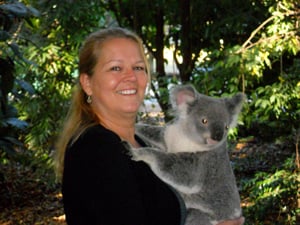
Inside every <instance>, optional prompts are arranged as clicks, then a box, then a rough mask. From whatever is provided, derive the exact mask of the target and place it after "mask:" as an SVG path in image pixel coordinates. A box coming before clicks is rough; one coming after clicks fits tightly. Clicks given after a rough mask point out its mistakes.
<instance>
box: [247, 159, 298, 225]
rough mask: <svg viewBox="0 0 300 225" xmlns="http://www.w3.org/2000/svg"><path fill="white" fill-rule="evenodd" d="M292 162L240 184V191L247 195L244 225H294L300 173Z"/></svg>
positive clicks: (258, 174) (257, 174)
mask: <svg viewBox="0 0 300 225" xmlns="http://www.w3.org/2000/svg"><path fill="white" fill-rule="evenodd" d="M294 162H295V158H294V157H292V158H289V159H287V160H286V161H285V163H284V164H283V166H282V168H280V169H278V170H276V171H275V172H274V173H267V172H257V173H256V174H255V177H254V178H252V179H250V180H244V181H243V182H242V192H243V193H247V196H248V198H247V201H248V205H246V206H245V207H244V209H243V211H244V216H245V217H246V218H247V219H246V225H247V224H249V225H250V224H251V225H252V224H274V225H275V224H278V225H279V224H280V225H284V224H286V225H288V224H295V222H296V215H297V214H299V213H300V211H299V209H298V208H297V201H296V199H297V193H298V191H299V173H298V172H297V171H296V170H295V163H294ZM259 221H264V222H259Z"/></svg>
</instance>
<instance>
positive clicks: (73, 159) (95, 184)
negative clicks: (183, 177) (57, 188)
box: [62, 125, 182, 225]
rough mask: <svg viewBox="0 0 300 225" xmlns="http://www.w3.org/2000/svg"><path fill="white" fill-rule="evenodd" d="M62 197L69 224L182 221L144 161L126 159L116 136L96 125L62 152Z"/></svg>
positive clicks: (174, 198) (176, 202) (146, 224)
mask: <svg viewBox="0 0 300 225" xmlns="http://www.w3.org/2000/svg"><path fill="white" fill-rule="evenodd" d="M137 140H138V139H137ZM139 141H140V142H141V140H139ZM141 144H142V143H141ZM62 193H63V203H64V210H65V214H66V220H67V223H68V224H69V225H168V224H169V225H177V224H178V225H179V224H180V220H181V219H182V218H181V213H180V203H179V200H178V198H177V196H176V194H175V193H174V192H173V190H172V189H170V187H169V186H168V185H166V184H165V183H164V182H162V181H161V180H160V179H159V178H158V177H157V176H156V175H155V174H154V173H153V172H152V171H151V169H150V167H148V165H146V164H145V163H144V162H135V161H133V160H131V159H130V156H129V155H128V150H127V149H126V147H125V145H124V144H123V143H122V140H121V139H120V138H119V136H118V135H116V134H115V133H113V132H112V131H110V130H107V129H106V128H104V127H102V126H101V125H97V126H93V127H91V128H88V129H87V130H86V131H85V133H84V134H82V135H81V136H80V137H79V139H78V140H77V141H76V142H75V143H74V144H73V145H72V146H71V147H69V148H67V150H66V154H65V167H64V173H63V183H62Z"/></svg>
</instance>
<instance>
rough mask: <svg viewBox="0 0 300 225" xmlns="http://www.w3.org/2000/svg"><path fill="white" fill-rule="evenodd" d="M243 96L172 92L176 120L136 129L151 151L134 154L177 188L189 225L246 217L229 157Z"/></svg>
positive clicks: (178, 88) (185, 89)
mask: <svg viewBox="0 0 300 225" xmlns="http://www.w3.org/2000/svg"><path fill="white" fill-rule="evenodd" d="M244 98H245V96H244V94H242V93H238V94H236V95H235V96H233V97H231V98H213V97H209V96H206V95H203V94H200V93H198V92H197V91H196V90H195V88H194V87H193V86H191V85H182V86H176V87H175V88H173V90H171V92H170V101H171V104H172V109H173V111H174V112H175V118H174V120H173V121H171V122H170V123H168V124H166V125H165V126H164V127H161V126H151V125H137V127H136V130H137V134H138V135H139V136H140V137H141V138H142V139H143V140H145V142H146V143H148V145H149V146H151V147H143V148H131V149H130V152H131V153H130V154H131V155H132V159H133V160H136V161H144V162H146V163H147V164H148V165H149V166H150V167H151V169H152V171H153V172H154V173H155V174H156V175H157V176H158V177H159V178H160V179H162V180H163V181H164V182H166V183H167V184H169V185H170V186H172V187H173V188H175V189H176V190H177V191H178V193H179V194H180V196H181V197H182V199H183V200H184V203H185V205H186V209H187V216H186V222H185V224H186V225H215V224H217V223H219V222H221V221H223V220H228V219H235V218H239V217H241V215H242V210H241V207H240V196H239V192H238V188H237V185H236V180H235V176H234V173H233V170H232V168H231V164H230V159H229V155H228V152H227V133H228V129H229V128H230V127H234V126H235V125H236V121H237V117H238V115H239V113H240V111H241V108H242V104H243V101H244Z"/></svg>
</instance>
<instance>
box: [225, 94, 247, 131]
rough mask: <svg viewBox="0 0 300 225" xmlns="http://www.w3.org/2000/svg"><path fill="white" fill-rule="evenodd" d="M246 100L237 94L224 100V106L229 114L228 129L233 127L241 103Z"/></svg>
mask: <svg viewBox="0 0 300 225" xmlns="http://www.w3.org/2000/svg"><path fill="white" fill-rule="evenodd" d="M245 99H246V95H245V94H243V93H241V92H239V93H237V94H236V95H234V96H233V97H231V98H226V99H225V105H226V107H227V110H228V112H229V114H230V115H231V122H230V127H234V126H235V125H236V122H237V118H238V115H239V113H240V112H241V110H242V107H243V103H244V101H245Z"/></svg>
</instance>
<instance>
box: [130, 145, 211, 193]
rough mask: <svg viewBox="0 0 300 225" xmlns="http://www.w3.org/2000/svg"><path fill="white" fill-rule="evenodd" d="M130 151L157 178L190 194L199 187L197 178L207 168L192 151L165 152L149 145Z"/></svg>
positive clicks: (134, 158) (202, 174)
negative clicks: (145, 164)
mask: <svg viewBox="0 0 300 225" xmlns="http://www.w3.org/2000/svg"><path fill="white" fill-rule="evenodd" d="M131 152H132V156H133V157H132V159H133V160H136V161H144V162H146V163H147V164H148V165H149V166H150V167H151V169H152V171H153V172H154V173H155V174H156V175H157V176H158V177H159V178H161V179H162V180H163V181H164V182H166V183H168V184H170V185H171V186H173V187H175V188H177V189H178V190H179V191H181V192H183V193H188V194H191V193H196V192H198V191H199V190H200V189H201V187H200V186H199V185H200V184H199V182H198V180H199V177H200V176H205V175H204V174H205V171H206V170H207V169H206V168H205V166H202V165H204V162H203V163H201V162H200V163H199V159H198V157H193V154H192V153H167V152H162V151H161V150H160V149H155V148H149V147H147V148H136V149H131ZM199 165H200V166H199ZM199 167H201V168H199Z"/></svg>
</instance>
